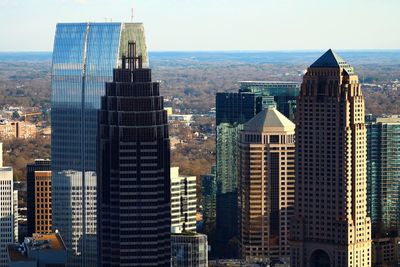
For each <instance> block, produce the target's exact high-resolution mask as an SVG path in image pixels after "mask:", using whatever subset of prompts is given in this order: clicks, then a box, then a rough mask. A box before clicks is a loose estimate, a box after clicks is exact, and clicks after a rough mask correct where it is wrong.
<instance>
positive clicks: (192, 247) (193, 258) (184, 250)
mask: <svg viewBox="0 0 400 267" xmlns="http://www.w3.org/2000/svg"><path fill="white" fill-rule="evenodd" d="M171 254H172V264H171V266H172V267H207V266H208V242H207V236H206V235H203V234H197V233H195V232H184V233H180V234H172V235H171Z"/></svg>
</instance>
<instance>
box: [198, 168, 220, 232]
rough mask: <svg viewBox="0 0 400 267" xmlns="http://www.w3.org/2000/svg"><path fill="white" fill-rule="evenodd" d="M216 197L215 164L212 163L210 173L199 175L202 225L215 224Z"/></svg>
mask: <svg viewBox="0 0 400 267" xmlns="http://www.w3.org/2000/svg"><path fill="white" fill-rule="evenodd" d="M216 197H217V180H216V166H215V165H213V166H212V167H211V173H210V174H207V175H202V176H201V206H202V212H203V223H204V226H206V225H209V224H215V215H216Z"/></svg>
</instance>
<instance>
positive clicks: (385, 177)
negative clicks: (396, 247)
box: [367, 117, 400, 237]
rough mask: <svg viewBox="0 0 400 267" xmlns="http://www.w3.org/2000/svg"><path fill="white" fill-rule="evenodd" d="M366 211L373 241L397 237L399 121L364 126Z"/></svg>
mask: <svg viewBox="0 0 400 267" xmlns="http://www.w3.org/2000/svg"><path fill="white" fill-rule="evenodd" d="M367 148H368V149H367V155H368V156H367V180H368V186H367V188H368V211H369V215H370V216H371V221H372V234H373V237H396V236H399V235H400V117H386V118H377V119H376V120H375V121H373V122H370V123H367Z"/></svg>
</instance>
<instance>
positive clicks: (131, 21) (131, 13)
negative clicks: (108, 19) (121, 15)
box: [131, 7, 133, 22]
mask: <svg viewBox="0 0 400 267" xmlns="http://www.w3.org/2000/svg"><path fill="white" fill-rule="evenodd" d="M131 22H133V7H132V8H131Z"/></svg>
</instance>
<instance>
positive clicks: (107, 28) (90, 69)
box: [51, 23, 147, 266]
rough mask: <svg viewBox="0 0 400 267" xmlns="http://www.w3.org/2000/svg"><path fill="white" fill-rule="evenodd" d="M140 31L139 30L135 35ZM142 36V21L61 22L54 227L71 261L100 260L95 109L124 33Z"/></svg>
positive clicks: (55, 71) (55, 72) (55, 81)
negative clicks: (97, 231) (63, 242)
mask: <svg viewBox="0 0 400 267" xmlns="http://www.w3.org/2000/svg"><path fill="white" fill-rule="evenodd" d="M135 33H138V35H135ZM122 37H123V38H130V39H132V40H140V42H139V43H140V47H139V49H140V51H141V52H142V53H143V55H144V57H145V64H147V52H146V46H145V39H144V30H143V25H142V24H138V23H60V24H58V25H57V29H56V34H55V40H54V49H53V67H52V114H51V116H52V146H51V148H52V171H53V228H54V229H58V230H59V231H60V233H61V236H62V237H63V239H64V241H65V243H66V246H67V248H68V252H69V253H68V254H69V255H68V256H69V257H68V260H69V262H68V265H69V266H95V264H96V238H95V237H96V175H95V170H96V135H97V124H98V123H97V111H98V109H99V107H100V97H101V96H102V95H104V92H105V89H104V84H105V82H107V81H111V80H112V71H113V68H115V67H117V66H118V59H119V54H120V53H122V51H121V47H120V43H121V42H120V40H121V38H122Z"/></svg>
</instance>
